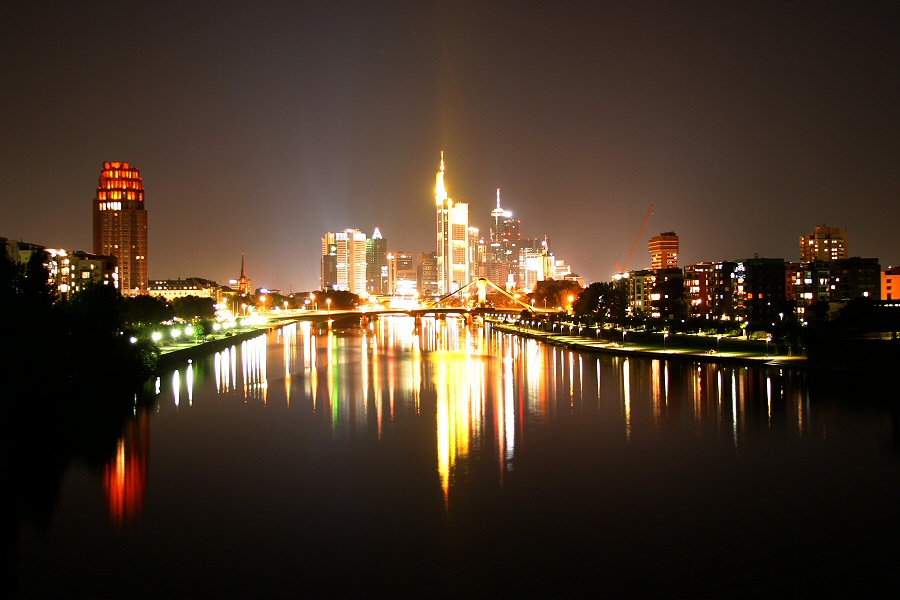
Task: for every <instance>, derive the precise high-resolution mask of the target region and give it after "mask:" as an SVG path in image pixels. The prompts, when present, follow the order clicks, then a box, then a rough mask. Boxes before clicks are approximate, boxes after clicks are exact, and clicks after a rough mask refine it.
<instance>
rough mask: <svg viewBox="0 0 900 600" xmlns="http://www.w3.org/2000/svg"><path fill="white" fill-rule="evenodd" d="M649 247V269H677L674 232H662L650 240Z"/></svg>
mask: <svg viewBox="0 0 900 600" xmlns="http://www.w3.org/2000/svg"><path fill="white" fill-rule="evenodd" d="M649 246H650V268H651V269H674V268H677V267H678V236H677V235H675V232H674V231H664V232H662V233H660V234H659V235H657V236H654V237H652V238H650V244H649Z"/></svg>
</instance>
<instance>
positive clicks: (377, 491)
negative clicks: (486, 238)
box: [34, 317, 900, 595]
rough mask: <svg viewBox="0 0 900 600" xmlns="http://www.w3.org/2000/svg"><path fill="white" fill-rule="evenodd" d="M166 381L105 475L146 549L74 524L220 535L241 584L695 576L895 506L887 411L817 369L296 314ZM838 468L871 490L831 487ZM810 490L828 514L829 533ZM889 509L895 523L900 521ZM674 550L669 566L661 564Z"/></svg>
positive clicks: (166, 548) (755, 563) (431, 324)
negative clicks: (322, 321) (859, 402)
mask: <svg viewBox="0 0 900 600" xmlns="http://www.w3.org/2000/svg"><path fill="white" fill-rule="evenodd" d="M151 389H152V390H153V392H152V393H154V394H155V396H156V397H157V399H158V403H157V406H156V409H155V410H154V411H153V412H152V413H150V412H145V413H139V414H138V416H137V418H136V419H135V420H133V421H132V422H131V423H130V424H129V426H128V428H126V431H125V433H124V435H123V436H122V438H121V440H120V441H119V443H118V445H117V447H116V451H115V454H114V456H113V457H112V458H111V460H110V462H109V464H108V465H107V467H106V468H105V469H104V473H103V487H104V490H105V496H106V505H105V507H104V511H105V515H104V518H108V520H109V521H110V522H111V523H112V524H114V525H115V526H116V527H115V528H113V529H114V530H115V531H118V530H119V529H121V528H122V526H123V525H127V524H130V529H129V535H131V536H135V537H134V539H135V540H137V541H135V542H134V544H135V545H134V546H129V543H130V541H129V540H130V539H131V538H129V539H124V538H115V539H114V540H113V542H114V543H113V542H110V541H109V540H108V539H107V540H105V542H104V543H105V545H102V546H100V545H99V543H98V546H96V547H95V546H91V545H90V543H91V542H90V540H91V539H94V538H97V537H98V536H97V535H96V532H92V531H84V532H81V533H80V535H79V536H78V539H80V540H83V541H79V542H78V543H77V544H75V543H74V542H71V541H69V538H65V539H64V540H63V541H64V542H65V544H66V547H68V545H71V546H72V547H73V548H76V549H77V550H74V551H75V552H78V553H79V555H81V554H83V555H84V556H93V555H95V554H99V555H104V556H107V559H108V560H117V559H116V557H110V556H109V555H108V552H109V551H107V550H104V548H107V547H110V548H115V547H123V546H124V547H125V548H127V549H128V552H132V553H134V555H135V556H139V557H140V558H139V559H138V562H140V561H146V564H148V565H152V564H154V563H153V560H152V559H155V558H156V557H159V556H167V557H169V559H168V560H170V561H171V564H172V565H180V564H188V563H190V562H191V561H190V560H187V559H188V558H191V559H193V558H195V557H198V556H202V555H203V553H204V552H212V553H213V554H214V555H215V556H218V555H217V554H215V552H216V551H215V550H209V549H208V548H211V549H216V548H219V547H221V548H222V550H221V553H222V554H223V555H227V557H228V559H229V561H235V562H239V563H246V564H250V565H256V568H258V570H259V573H260V574H259V575H255V571H248V572H244V573H243V575H242V576H241V577H244V578H246V581H247V583H246V586H244V585H243V582H244V580H243V579H241V580H240V581H238V580H236V578H237V577H238V575H231V576H229V575H227V574H226V575H222V573H223V571H222V569H221V565H220V564H219V562H218V560H221V559H213V558H210V559H207V560H206V562H207V563H209V564H210V565H211V566H209V567H208V568H209V573H214V574H215V577H219V578H221V581H222V583H221V585H220V586H219V587H218V588H216V589H217V590H218V591H219V592H222V593H227V592H232V591H236V590H238V589H239V590H240V591H241V592H246V591H248V588H250V587H252V586H251V585H250V583H249V582H254V583H255V585H256V586H261V587H258V589H257V588H253V589H254V591H258V592H259V593H263V594H264V593H265V592H266V591H268V588H267V587H266V586H267V585H268V584H270V583H271V581H272V580H273V579H272V578H275V579H278V578H281V579H284V580H290V581H293V579H292V578H293V577H296V578H297V579H298V583H296V584H294V585H292V586H291V591H293V592H297V591H301V590H303V589H304V587H303V586H304V585H305V582H306V581H307V580H310V579H316V578H319V577H322V578H325V576H324V575H323V574H322V573H326V572H327V573H330V574H331V575H332V577H331V578H327V581H328V582H329V584H334V582H335V581H336V580H335V579H334V575H335V574H336V573H339V572H341V570H340V569H337V567H334V569H335V570H328V569H327V568H326V567H324V566H323V563H321V562H318V559H319V558H320V557H321V556H328V557H332V558H334V557H341V558H342V559H343V562H342V561H339V560H336V563H335V564H337V563H341V564H349V565H353V568H354V569H361V568H364V566H361V565H368V564H371V565H373V566H372V570H373V572H374V571H376V570H377V572H378V573H379V576H381V575H383V573H384V572H385V571H389V570H390V569H389V568H387V569H386V568H385V566H386V565H388V564H389V565H392V566H394V567H397V568H399V567H398V566H397V565H403V573H404V576H410V577H411V576H412V574H411V571H414V570H416V569H413V568H411V567H410V566H409V565H411V564H415V565H419V567H418V568H420V569H425V567H432V566H433V563H441V564H444V565H445V566H444V567H442V568H444V569H445V570H442V571H440V572H441V573H442V575H443V577H444V579H443V581H479V582H483V581H484V578H486V577H488V576H487V575H486V574H485V572H486V571H488V570H491V571H495V572H497V573H500V572H503V573H516V574H517V575H518V576H519V581H520V582H521V585H522V589H520V590H519V591H525V592H529V591H530V592H536V591H537V590H540V591H542V592H546V591H547V590H548V589H549V588H548V587H547V586H549V585H551V583H548V582H549V581H551V580H552V578H551V576H550V573H557V574H558V573H560V572H568V573H569V577H573V576H574V575H572V574H573V573H578V572H581V571H579V570H578V569H581V570H582V571H583V572H584V573H595V572H596V573H601V572H602V573H603V574H604V576H603V577H601V579H602V580H603V581H605V582H607V583H609V582H613V581H615V582H617V585H619V587H621V585H623V582H626V581H627V585H636V584H635V583H634V582H641V581H644V580H645V578H647V577H649V576H650V574H652V573H655V572H656V570H658V569H664V568H666V569H668V571H667V572H668V577H669V578H672V577H675V578H680V580H681V582H682V584H683V583H685V582H690V583H691V584H692V585H694V584H696V582H695V580H694V579H693V578H692V576H690V575H689V573H691V572H692V571H691V569H693V568H695V566H696V563H697V561H702V562H704V564H714V565H715V567H716V568H715V569H713V568H710V569H708V570H707V571H705V573H707V575H708V574H709V573H712V572H721V573H731V574H733V575H734V574H737V573H740V572H742V571H741V569H749V570H751V571H752V572H753V573H755V576H757V577H759V576H760V575H759V574H760V573H763V572H767V570H769V569H771V568H772V567H771V565H772V564H788V563H790V560H788V559H789V558H790V557H791V556H792V555H791V554H789V553H790V552H793V551H797V552H799V551H801V550H803V549H804V548H805V544H807V543H808V542H806V541H805V540H808V539H811V538H812V539H815V540H817V541H818V542H820V544H819V545H821V542H822V541H823V539H824V540H826V543H827V540H828V539H830V538H829V537H828V536H827V535H826V534H827V531H828V528H829V527H839V528H840V530H841V531H854V532H857V533H854V535H855V536H856V538H855V539H856V543H857V547H858V546H859V544H860V543H862V544H867V543H874V542H872V541H871V540H872V539H876V537H877V536H876V537H873V538H868V537H865V538H864V539H862V540H860V539H859V538H860V537H861V536H862V534H860V533H858V532H860V531H865V532H868V531H869V528H867V527H866V526H865V525H860V524H859V523H857V522H856V521H855V519H858V518H860V517H859V515H866V514H868V513H867V512H866V510H863V506H861V505H857V504H852V502H855V501H856V500H855V497H856V496H859V497H860V500H859V502H860V503H864V504H865V506H871V505H872V504H873V503H874V504H875V505H878V504H879V503H882V502H883V503H884V504H885V505H891V503H893V502H895V501H900V492H898V488H900V485H898V483H897V468H896V467H895V466H893V463H891V461H889V460H885V457H884V455H879V454H877V453H876V454H875V456H872V446H873V444H872V441H871V439H876V440H877V439H878V436H884V435H885V431H887V432H890V431H891V429H890V418H889V416H888V415H886V414H885V412H884V411H882V412H878V413H873V414H868V413H866V414H860V412H861V411H860V410H858V409H855V408H854V405H853V404H852V403H844V404H836V403H834V402H831V401H828V402H823V401H820V402H819V403H816V402H815V401H814V399H813V398H812V393H811V392H810V389H809V386H808V380H807V378H806V377H805V376H802V375H799V374H797V373H791V372H785V371H781V370H779V369H775V368H748V367H744V366H724V365H716V364H692V363H689V362H683V363H674V362H667V361H664V360H658V359H644V358H639V357H624V356H610V355H592V354H583V353H579V352H574V351H571V350H568V349H566V348H561V347H554V346H547V345H543V344H541V343H538V342H536V341H535V340H531V339H525V338H519V337H516V336H511V335H508V334H505V333H499V332H497V331H492V330H491V328H490V326H485V327H478V326H473V325H470V324H468V323H467V322H466V321H465V320H463V319H457V318H447V319H434V318H427V317H426V318H418V319H414V318H411V317H403V318H400V317H391V318H381V319H373V320H372V321H371V322H369V323H368V324H367V325H366V326H365V327H363V328H359V329H335V328H322V329H316V327H315V326H312V325H310V324H309V323H308V322H300V323H296V324H291V325H288V326H285V327H283V328H281V329H279V330H278V331H274V332H272V333H270V334H269V335H261V336H258V337H255V338H253V339H249V340H246V341H244V342H240V343H235V344H234V345H232V346H229V347H228V348H226V349H223V350H221V351H219V352H216V353H213V354H212V355H210V356H209V357H208V358H207V359H199V360H194V361H193V362H185V364H183V365H178V366H177V367H176V368H173V369H172V370H171V371H169V372H168V373H164V374H162V375H161V377H160V378H158V379H157V380H155V381H154V382H152V385H151ZM886 423H887V430H885V424H886ZM826 432H829V436H828V437H826ZM151 433H152V434H153V435H152V436H151ZM151 442H152V443H151ZM867 452H868V453H867ZM894 462H900V461H894ZM885 463H887V464H885ZM869 481H871V482H872V483H871V484H870V486H871V487H864V486H866V485H869V484H867V483H866V482H869ZM835 482H852V486H854V487H853V491H854V494H850V493H846V492H847V491H848V490H842V492H841V493H832V492H831V489H832V486H834V485H835ZM94 485H96V482H94ZM847 485H850V484H847ZM62 496H63V498H66V497H68V495H67V493H66V492H65V490H64V491H63V493H62ZM145 500H146V501H145ZM845 503H851V504H845ZM432 504H433V506H432ZM808 507H815V508H816V510H823V511H825V514H826V515H827V521H826V522H825V525H826V526H825V529H823V528H822V523H820V522H819V521H818V520H817V519H816V518H815V514H816V513H815V510H813V509H812V508H808ZM432 509H433V511H432ZM61 512H63V513H64V514H72V515H74V516H73V517H72V519H73V520H72V521H65V522H64V523H63V524H62V525H61V526H60V531H70V530H77V529H78V527H81V525H78V523H80V521H78V516H80V515H81V514H82V513H83V512H84V507H82V506H76V507H71V508H69V510H68V511H61ZM88 512H89V511H88ZM237 516H239V517H240V518H237ZM871 519H872V520H873V521H876V522H878V523H880V524H881V525H882V526H883V527H885V528H886V531H888V532H893V533H897V534H900V523H897V522H896V521H897V519H896V518H894V517H892V516H885V515H883V514H880V515H879V516H878V517H877V518H876V517H871ZM142 520H143V521H144V522H146V525H144V526H142V525H141V522H142ZM186 524H187V525H186ZM170 528H171V529H170ZM195 529H196V530H197V531H202V533H194V530H195ZM782 531H784V533H782ZM186 532H189V533H186ZM61 535H63V534H62V533H51V534H50V535H48V536H47V537H48V539H49V541H48V548H49V547H52V546H53V544H56V545H59V544H60V543H63V542H61V541H60V536H61ZM111 535H112V534H111ZM866 535H869V534H868V533H866ZM871 535H872V536H875V535H876V534H871ZM99 538H100V539H101V540H103V538H102V536H99ZM73 539H74V538H73ZM193 539H196V540H197V542H196V544H194V545H192V542H191V540H193ZM835 539H840V538H839V536H838V537H836V538H835ZM879 539H880V538H879ZM173 540H177V542H173ZM348 540H349V541H348ZM735 540H739V541H738V542H735ZM876 541H877V539H876ZM78 544H84V546H81V545H78ZM182 545H184V548H185V549H184V550H182V549H181V548H182ZM813 545H815V544H813ZM382 546H387V547H389V548H391V549H393V550H394V551H395V552H396V553H397V556H394V557H391V556H390V552H382V551H381V550H378V549H380V548H382ZM657 546H659V547H660V548H661V550H660V556H661V557H662V558H661V561H662V562H663V563H665V564H666V565H673V566H669V567H663V566H660V564H659V563H658V562H656V561H653V560H651V561H650V562H649V563H648V562H647V561H648V559H647V558H646V556H647V552H648V548H656V547H657ZM199 548H203V550H202V551H198V549H199ZM259 548H265V549H266V550H267V552H265V553H262V554H260V553H259V552H258V549H259ZM397 548H401V549H402V551H400V550H397ZM435 548H437V550H436V549H435ZM772 548H775V550H772ZM780 548H787V549H786V550H779V549H780ZM301 549H302V550H301ZM307 549H308V550H307ZM48 552H49V551H48ZM141 552H146V555H142V554H141ZM771 552H775V553H776V554H777V558H780V559H781V561H778V560H772V561H769V560H768V558H767V557H769V554H770V553H771ZM779 552H781V554H778V553H779ZM828 552H829V553H832V554H835V555H837V554H838V552H839V550H838V549H835V548H830V549H829V550H828ZM35 554H36V557H35V558H34V561H35V563H34V564H38V563H39V561H44V562H46V561H47V560H49V559H48V558H47V557H46V556H41V555H40V552H38V551H35ZM282 554H283V556H282ZM382 554H384V555H385V556H384V557H383V558H378V557H380V556H381V555H382ZM262 555H265V560H266V561H268V562H265V563H262V562H259V561H262V560H263V559H262V558H261V557H262ZM298 555H299V556H303V557H304V560H302V561H301V560H298V559H296V557H297V556H298ZM829 556H830V554H829ZM724 557H728V558H727V559H726V558H724ZM657 558H659V557H657ZM470 560H471V562H470ZM857 560H858V559H857ZM199 562H203V561H199ZM270 563H271V564H270ZM473 563H479V564H480V563H484V566H483V568H482V567H481V566H475V565H474V564H473ZM495 563H498V565H499V566H497V567H496V568H494V567H493V566H492V565H495ZM651 563H652V566H648V565H650V564H651ZM229 564H231V563H229ZM273 564H274V565H276V566H272V565H273ZM446 564H449V565H451V566H450V567H447V566H446ZM791 564H792V563H791ZM623 565H624V566H623ZM638 565H640V566H638ZM751 565H752V566H751ZM576 566H577V567H578V568H576ZM830 566H832V567H833V566H834V565H833V564H832V565H830ZM376 567H381V568H380V569H376ZM501 567H503V568H501ZM130 568H135V567H134V566H133V565H132V566H131V567H130ZM196 568H197V569H200V568H201V567H199V566H198V567H196ZM435 568H436V567H435ZM73 569H74V567H73ZM248 569H249V567H248ZM567 569H569V570H568V571H566V570H567ZM76 571H77V569H76ZM161 571H163V570H159V569H157V570H154V571H153V573H154V576H155V577H163V578H164V575H161V574H160V572H161ZM682 571H683V573H684V575H683V577H682ZM209 573H206V575H207V576H210V575H209ZM294 573H299V574H300V575H294ZM422 573H423V578H424V579H425V580H426V581H428V582H431V581H432V579H431V578H430V576H426V575H427V572H426V570H423V571H422ZM542 573H546V574H547V575H546V576H544V575H541V574H542ZM145 574H146V573H145ZM263 574H265V576H263ZM805 574H806V575H809V569H807V570H806V571H805ZM181 576H182V577H184V572H183V571H181ZM122 577H125V576H124V575H123V576H122ZM198 577H199V575H198ZM498 577H499V575H498ZM542 577H546V578H547V580H544V579H542ZM598 577H599V575H598ZM722 577H723V578H726V579H727V578H728V576H727V575H723V576H722ZM135 579H136V580H137V579H140V578H138V577H135ZM338 579H339V578H338ZM592 580H593V579H592ZM668 580H669V579H666V581H668ZM807 580H808V579H807ZM159 581H161V582H163V583H158V585H162V586H163V589H169V591H171V589H179V591H184V590H180V588H177V585H179V584H176V583H172V584H171V585H172V586H175V587H174V588H171V589H170V588H166V587H165V583H164V581H165V579H160V580H159ZM173 581H174V580H173ZM541 582H543V583H544V584H545V585H544V586H543V587H541V585H540V584H541ZM239 583H240V585H239ZM562 583H565V582H562ZM562 583H560V582H559V581H557V580H552V585H557V584H559V585H562ZM504 585H507V586H508V585H511V584H508V583H504ZM531 585H534V586H537V587H535V588H534V589H531V587H529V586H531ZM610 585H612V584H611V583H610ZM232 586H237V587H236V588H235V589H234V590H232V589H231V587H232ZM376 587H377V586H376ZM402 589H403V588H402V587H401V588H398V590H402ZM494 589H496V588H494ZM500 589H501V590H506V591H509V589H512V588H509V589H507V587H503V586H501V588H500ZM685 589H686V588H685ZM455 590H456V591H457V592H459V591H471V590H470V589H469V588H467V587H465V586H464V585H463V586H457V587H456V588H455ZM194 591H196V589H194ZM428 591H432V592H433V591H434V590H431V589H430V588H429V589H428ZM707 591H709V590H707ZM148 594H149V592H148ZM37 595H40V594H37ZM175 595H179V594H175ZM182 595H190V593H189V591H188V592H185V593H184V594H182Z"/></svg>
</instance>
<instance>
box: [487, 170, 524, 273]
mask: <svg viewBox="0 0 900 600" xmlns="http://www.w3.org/2000/svg"><path fill="white" fill-rule="evenodd" d="M521 226H522V222H521V221H519V220H516V219H513V218H512V212H510V211H508V210H503V208H501V207H500V189H499V188H498V189H497V207H496V208H494V210H492V211H491V234H490V235H491V237H490V241H489V242H487V243H486V244H485V248H484V276H485V277H487V278H488V279H490V280H491V281H492V282H494V284H496V285H498V286H500V287H502V288H505V289H507V290H512V289H516V288H518V287H519V286H520V282H519V249H520V248H521V247H522V246H521V245H522V230H521Z"/></svg>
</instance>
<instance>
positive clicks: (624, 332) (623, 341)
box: [622, 329, 628, 346]
mask: <svg viewBox="0 0 900 600" xmlns="http://www.w3.org/2000/svg"><path fill="white" fill-rule="evenodd" d="M626 333H628V332H627V331H625V330H624V329H623V330H622V345H623V346H624V345H625V334H626Z"/></svg>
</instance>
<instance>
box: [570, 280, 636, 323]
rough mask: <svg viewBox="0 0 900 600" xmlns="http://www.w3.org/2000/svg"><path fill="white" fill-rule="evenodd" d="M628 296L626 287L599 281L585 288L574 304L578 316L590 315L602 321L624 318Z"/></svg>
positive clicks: (573, 308) (573, 307)
mask: <svg viewBox="0 0 900 600" xmlns="http://www.w3.org/2000/svg"><path fill="white" fill-rule="evenodd" d="M627 308H628V297H627V294H626V292H625V290H624V289H622V288H621V287H620V286H616V285H614V284H612V283H608V282H604V281H598V282H595V283H592V284H591V285H589V286H587V287H586V288H584V289H583V290H582V291H581V293H580V294H578V298H577V299H576V300H575V302H574V303H573V304H572V310H573V311H574V312H575V314H576V315H578V316H589V317H593V318H595V319H597V320H600V321H605V320H607V319H624V318H625V315H626V312H627Z"/></svg>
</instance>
